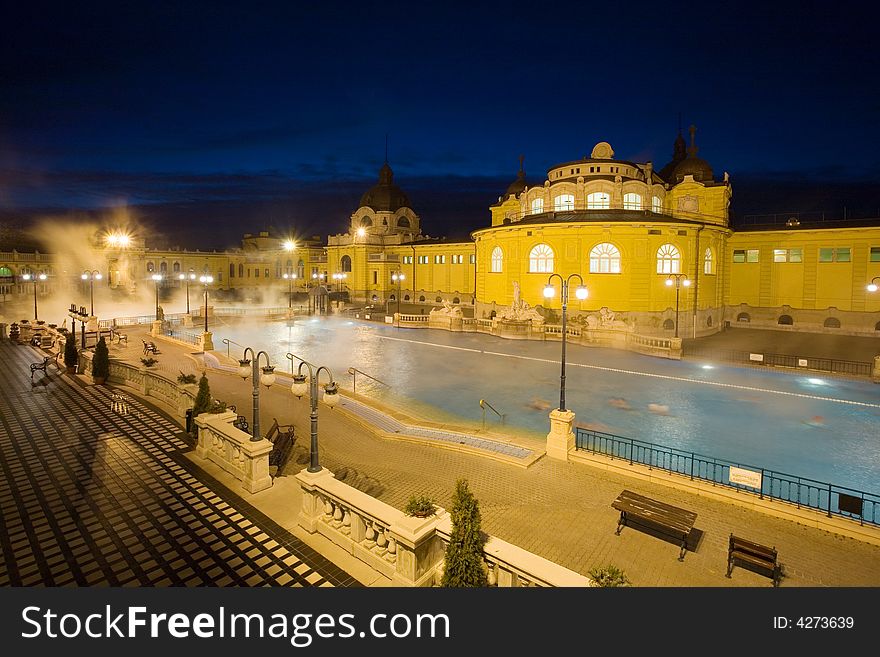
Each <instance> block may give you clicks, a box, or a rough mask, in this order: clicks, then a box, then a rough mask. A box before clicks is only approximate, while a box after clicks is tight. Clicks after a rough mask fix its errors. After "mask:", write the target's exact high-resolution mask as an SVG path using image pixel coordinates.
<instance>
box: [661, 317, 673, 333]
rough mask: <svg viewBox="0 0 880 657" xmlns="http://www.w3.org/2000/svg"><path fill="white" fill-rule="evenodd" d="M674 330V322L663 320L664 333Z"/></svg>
mask: <svg viewBox="0 0 880 657" xmlns="http://www.w3.org/2000/svg"><path fill="white" fill-rule="evenodd" d="M674 328H675V322H673V321H672V320H671V319H667V320H664V322H663V330H664V331H671V330H672V329H674Z"/></svg>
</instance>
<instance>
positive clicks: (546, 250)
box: [529, 244, 553, 274]
mask: <svg viewBox="0 0 880 657" xmlns="http://www.w3.org/2000/svg"><path fill="white" fill-rule="evenodd" d="M529 271H530V272H532V273H539V274H549V273H552V272H553V249H551V248H550V247H549V246H547V245H546V244H537V245H535V246H534V247H533V248H532V250H531V251H529Z"/></svg>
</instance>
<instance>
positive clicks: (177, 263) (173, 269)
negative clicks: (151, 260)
mask: <svg viewBox="0 0 880 657" xmlns="http://www.w3.org/2000/svg"><path fill="white" fill-rule="evenodd" d="M171 271H173V272H174V273H175V274H177V273H178V272H180V263H179V262H175V263H174V266H173V267H172V268H171Z"/></svg>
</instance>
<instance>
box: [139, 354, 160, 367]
mask: <svg viewBox="0 0 880 657" xmlns="http://www.w3.org/2000/svg"><path fill="white" fill-rule="evenodd" d="M141 362H142V363H143V364H144V367H152V366H153V365H155V364H156V363H158V362H159V361H158V360H156V359H155V358H153V357H152V356H150V357H148V358H141Z"/></svg>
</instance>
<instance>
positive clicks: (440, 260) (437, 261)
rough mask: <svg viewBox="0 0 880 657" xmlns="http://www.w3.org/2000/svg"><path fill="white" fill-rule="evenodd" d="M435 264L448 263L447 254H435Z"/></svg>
mask: <svg viewBox="0 0 880 657" xmlns="http://www.w3.org/2000/svg"><path fill="white" fill-rule="evenodd" d="M434 264H435V265H443V264H446V256H445V255H435V256H434Z"/></svg>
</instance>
